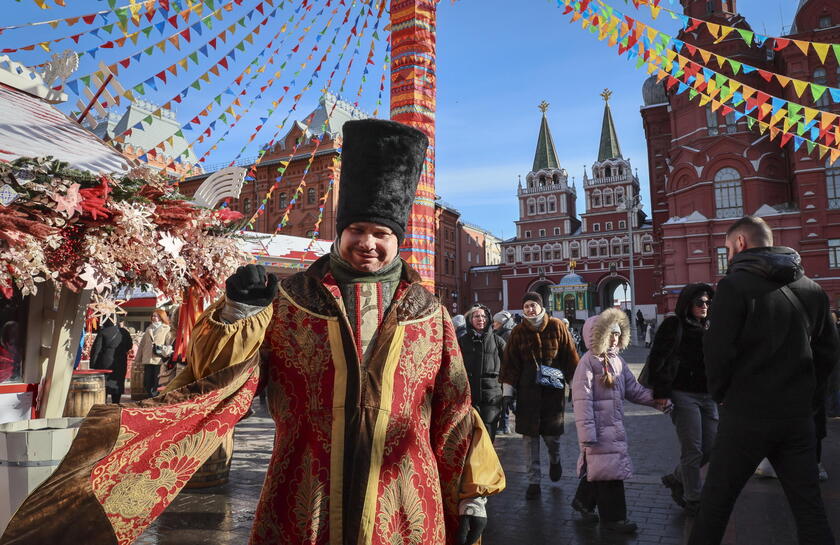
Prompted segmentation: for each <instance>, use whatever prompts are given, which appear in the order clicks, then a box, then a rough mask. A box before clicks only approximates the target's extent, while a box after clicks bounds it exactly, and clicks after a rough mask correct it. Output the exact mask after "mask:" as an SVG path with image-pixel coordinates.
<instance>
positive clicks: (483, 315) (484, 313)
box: [458, 305, 505, 441]
mask: <svg viewBox="0 0 840 545" xmlns="http://www.w3.org/2000/svg"><path fill="white" fill-rule="evenodd" d="M464 319H466V322H467V331H466V333H464V335H462V336H461V337H460V338H459V339H458V345H459V346H460V347H461V355H462V356H463V357H464V367H466V368H467V377H469V381H470V393H471V397H472V405H473V407H475V408H476V409H477V410H478V414H479V415H481V421H482V422H484V427H485V428H487V432H488V433H489V434H490V440H491V441H495V439H496V430H497V426H498V424H499V417H500V415H501V413H502V384H501V383H500V382H499V371H500V369H501V361H502V354H503V353H504V351H505V341H504V339H502V338H501V337H500V336H498V335H496V334H494V333H493V332H492V330H491V328H490V310H489V309H488V308H487V307H485V306H484V305H476V306H474V307H472V308H471V309H470V310H468V311H467V312H466V313H465V314H464Z"/></svg>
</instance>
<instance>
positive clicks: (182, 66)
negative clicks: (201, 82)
mask: <svg viewBox="0 0 840 545" xmlns="http://www.w3.org/2000/svg"><path fill="white" fill-rule="evenodd" d="M178 66H180V67H181V68H183V69H184V70H186V69H187V59H186V58H184V59H181V60H180V61H178Z"/></svg>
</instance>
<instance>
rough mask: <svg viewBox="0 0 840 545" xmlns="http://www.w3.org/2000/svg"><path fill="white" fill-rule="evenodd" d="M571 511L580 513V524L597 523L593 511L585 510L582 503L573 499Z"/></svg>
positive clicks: (596, 516)
mask: <svg viewBox="0 0 840 545" xmlns="http://www.w3.org/2000/svg"><path fill="white" fill-rule="evenodd" d="M572 509H574V510H575V511H577V512H578V513H580V520H581V522H587V523H591V524H595V523H596V522H598V515H596V514H595V510H594V509H587V508H586V507H585V506H584V505H583V502H582V501H580V500H579V499H577V498H575V499H573V500H572Z"/></svg>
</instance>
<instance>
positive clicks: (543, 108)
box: [537, 100, 549, 113]
mask: <svg viewBox="0 0 840 545" xmlns="http://www.w3.org/2000/svg"><path fill="white" fill-rule="evenodd" d="M548 106H549V104H548V102H546V101H544V100H543V101H542V102H540V105H539V106H537V107H538V108H539V109H540V111H541V112H542V113H545V112H546V110H548Z"/></svg>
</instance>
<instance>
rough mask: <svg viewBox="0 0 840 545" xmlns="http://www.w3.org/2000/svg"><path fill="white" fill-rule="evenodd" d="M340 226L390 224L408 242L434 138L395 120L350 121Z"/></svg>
mask: <svg viewBox="0 0 840 545" xmlns="http://www.w3.org/2000/svg"><path fill="white" fill-rule="evenodd" d="M342 130H343V132H344V144H343V145H342V149H341V179H340V180H339V193H338V211H337V213H336V220H335V223H336V232H337V233H339V235H340V234H341V232H342V231H343V230H344V228H345V227H347V226H348V225H350V224H351V223H353V222H356V221H369V222H372V223H378V224H380V225H385V226H386V227H389V228H390V229H391V230H392V231H394V234H396V235H397V238H398V239H399V240H400V243H402V240H403V236H404V235H405V225H406V222H407V221H408V215H409V214H410V212H411V204H412V203H413V202H414V195H415V193H417V183H418V182H419V181H420V173H421V172H422V170H423V161H424V160H425V158H426V148H427V147H428V146H429V139H428V138H427V137H426V135H425V134H423V133H422V132H420V131H418V130H417V129H414V128H412V127H409V126H408V125H403V124H402V123H397V122H395V121H385V120H382V119H362V120H358V121H348V122H347V123H345V124H344V127H343V129H342Z"/></svg>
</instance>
